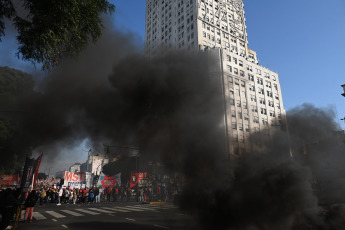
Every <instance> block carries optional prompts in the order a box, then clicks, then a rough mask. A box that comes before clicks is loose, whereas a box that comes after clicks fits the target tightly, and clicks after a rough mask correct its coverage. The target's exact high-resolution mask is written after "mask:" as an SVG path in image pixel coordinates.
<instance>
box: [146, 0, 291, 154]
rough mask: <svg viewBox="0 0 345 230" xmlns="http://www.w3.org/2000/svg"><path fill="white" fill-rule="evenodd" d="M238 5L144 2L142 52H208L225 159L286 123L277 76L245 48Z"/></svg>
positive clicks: (197, 0)
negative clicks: (219, 88) (220, 99)
mask: <svg viewBox="0 0 345 230" xmlns="http://www.w3.org/2000/svg"><path fill="white" fill-rule="evenodd" d="M245 21H246V20H245V13H244V5H243V1H242V0H147V1H146V28H145V36H146V39H145V52H146V54H147V55H148V56H155V55H157V54H159V53H158V52H160V53H161V52H169V50H179V49H191V50H205V49H207V50H211V52H213V53H214V54H216V55H215V56H216V58H217V59H218V63H219V66H218V68H219V70H218V71H217V72H218V74H219V76H220V79H221V81H222V85H223V89H224V92H223V93H224V96H225V97H224V98H225V99H224V105H225V106H224V107H225V111H224V112H225V128H226V134H227V137H228V150H229V153H230V154H233V155H240V154H241V153H243V152H245V151H250V150H251V148H252V144H251V141H250V136H249V134H250V133H256V132H261V133H263V134H265V135H271V134H272V133H273V132H274V131H275V130H276V129H279V127H280V121H281V120H282V119H283V118H284V117H285V110H284V107H283V100H282V93H281V88H280V84H279V79H278V74H277V73H276V72H273V71H271V70H269V69H267V68H265V67H263V66H261V65H259V62H258V59H257V54H256V52H254V51H252V50H250V49H249V48H248V40H247V33H246V24H245Z"/></svg>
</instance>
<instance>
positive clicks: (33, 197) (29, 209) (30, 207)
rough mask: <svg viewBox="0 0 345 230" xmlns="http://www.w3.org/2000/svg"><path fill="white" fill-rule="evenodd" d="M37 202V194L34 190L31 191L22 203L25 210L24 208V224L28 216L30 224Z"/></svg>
mask: <svg viewBox="0 0 345 230" xmlns="http://www.w3.org/2000/svg"><path fill="white" fill-rule="evenodd" d="M37 200H38V195H37V192H36V191H35V190H32V191H31V192H30V194H29V195H28V197H27V198H26V200H25V203H24V205H25V208H26V212H25V219H24V222H27V219H28V215H30V222H32V213H33V211H34V207H35V204H36V202H37Z"/></svg>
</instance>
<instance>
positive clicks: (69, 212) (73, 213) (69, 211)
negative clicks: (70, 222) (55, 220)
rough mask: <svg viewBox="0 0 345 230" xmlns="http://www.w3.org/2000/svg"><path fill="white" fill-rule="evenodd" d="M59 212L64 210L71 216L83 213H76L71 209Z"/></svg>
mask: <svg viewBox="0 0 345 230" xmlns="http://www.w3.org/2000/svg"><path fill="white" fill-rule="evenodd" d="M61 212H65V213H67V214H70V215H72V216H84V215H83V214H80V213H77V212H73V211H71V210H61Z"/></svg>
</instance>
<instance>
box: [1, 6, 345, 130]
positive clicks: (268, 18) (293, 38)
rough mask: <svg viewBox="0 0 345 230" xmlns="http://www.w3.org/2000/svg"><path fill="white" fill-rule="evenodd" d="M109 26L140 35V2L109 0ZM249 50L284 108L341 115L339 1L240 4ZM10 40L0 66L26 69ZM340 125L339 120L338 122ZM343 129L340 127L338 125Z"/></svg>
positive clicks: (343, 47)
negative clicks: (275, 79) (271, 77)
mask: <svg viewBox="0 0 345 230" xmlns="http://www.w3.org/2000/svg"><path fill="white" fill-rule="evenodd" d="M111 2H112V3H114V4H115V5H116V8H117V9H116V13H115V14H114V15H113V17H114V21H115V25H116V27H117V28H118V29H120V30H122V31H127V32H132V33H135V34H137V35H138V36H139V37H140V38H141V39H142V42H143V40H144V34H145V2H146V1H145V0H111ZM244 4H245V12H246V20H247V22H246V23H247V33H248V40H249V48H250V49H252V50H254V51H256V52H257V53H258V56H259V60H260V64H261V65H263V66H265V67H267V68H269V69H271V70H274V71H277V72H278V74H279V78H280V84H281V87H282V93H283V101H284V107H285V109H286V110H289V109H291V108H293V107H295V106H298V105H301V104H303V103H312V104H314V105H316V106H318V107H333V108H335V109H336V111H337V116H338V120H339V119H340V118H343V117H344V116H345V98H344V97H342V96H341V95H340V94H341V93H343V91H342V88H341V87H340V85H342V84H345V57H344V54H345V27H344V26H345V1H344V0H329V1H324V0H289V1H283V0H244ZM13 45H15V41H13V40H12V39H10V36H8V37H5V39H4V42H3V43H0V53H1V54H2V55H1V57H0V66H2V65H9V66H11V67H13V68H19V69H22V70H26V71H30V69H31V64H30V63H24V62H20V61H18V60H17V59H16V58H15V57H14V52H15V50H14V49H13ZM339 123H340V121H339ZM341 124H342V127H343V128H345V125H344V123H341Z"/></svg>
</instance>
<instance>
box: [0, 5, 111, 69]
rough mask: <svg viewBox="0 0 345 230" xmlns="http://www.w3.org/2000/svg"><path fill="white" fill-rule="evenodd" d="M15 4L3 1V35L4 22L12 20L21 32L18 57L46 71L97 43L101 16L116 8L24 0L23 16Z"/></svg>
mask: <svg viewBox="0 0 345 230" xmlns="http://www.w3.org/2000/svg"><path fill="white" fill-rule="evenodd" d="M12 1H13V0H12ZM12 1H11V0H0V36H1V35H4V19H5V18H8V19H10V20H12V21H13V22H14V26H15V28H16V29H17V31H18V36H17V40H18V43H19V47H18V52H17V56H18V58H20V57H21V58H22V59H23V60H26V61H31V62H32V63H34V64H35V63H39V64H42V68H43V69H44V70H49V69H51V68H52V67H54V66H56V65H58V64H59V63H60V61H61V59H62V58H63V57H64V56H72V57H73V56H76V55H77V54H78V53H79V52H80V51H82V50H83V49H84V48H85V47H86V46H87V44H89V42H95V41H97V39H98V38H99V37H100V35H101V30H102V28H103V22H102V18H101V15H102V14H103V13H111V12H113V11H114V9H115V6H114V5H112V4H110V3H109V2H108V1H107V0H44V1H42V0H21V1H20V2H21V3H22V6H21V7H22V9H24V10H25V12H26V13H25V14H26V16H25V17H21V16H19V15H18V14H17V11H16V10H15V7H13V3H12ZM1 26H2V27H1Z"/></svg>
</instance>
